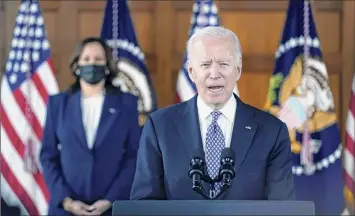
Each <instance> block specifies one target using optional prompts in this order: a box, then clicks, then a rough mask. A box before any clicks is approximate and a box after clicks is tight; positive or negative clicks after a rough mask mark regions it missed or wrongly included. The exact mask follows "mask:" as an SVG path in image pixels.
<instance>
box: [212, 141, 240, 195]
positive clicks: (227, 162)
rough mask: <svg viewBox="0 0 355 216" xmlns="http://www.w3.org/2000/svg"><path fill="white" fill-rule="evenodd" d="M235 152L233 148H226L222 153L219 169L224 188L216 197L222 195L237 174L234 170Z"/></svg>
mask: <svg viewBox="0 0 355 216" xmlns="http://www.w3.org/2000/svg"><path fill="white" fill-rule="evenodd" d="M234 164H235V153H234V151H233V150H232V149H231V148H225V149H223V150H222V153H221V167H220V170H219V179H218V181H222V188H221V190H220V191H219V193H218V194H217V195H216V197H215V199H217V198H218V197H219V196H221V195H222V194H223V193H224V192H225V191H226V190H227V189H228V188H229V187H230V185H231V182H232V179H233V178H234V176H235V171H234Z"/></svg>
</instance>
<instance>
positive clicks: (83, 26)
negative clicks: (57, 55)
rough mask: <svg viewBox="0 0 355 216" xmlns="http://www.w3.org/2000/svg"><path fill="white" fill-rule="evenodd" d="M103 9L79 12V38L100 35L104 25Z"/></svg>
mask: <svg viewBox="0 0 355 216" xmlns="http://www.w3.org/2000/svg"><path fill="white" fill-rule="evenodd" d="M102 16H103V12H102V10H99V9H95V10H83V11H79V13H78V19H79V20H78V22H79V29H78V31H79V38H78V42H79V40H82V39H84V38H86V37H92V36H96V37H97V36H99V35H100V30H101V25H102Z"/></svg>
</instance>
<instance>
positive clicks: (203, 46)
mask: <svg viewBox="0 0 355 216" xmlns="http://www.w3.org/2000/svg"><path fill="white" fill-rule="evenodd" d="M191 48H192V49H191V53H190V59H191V60H193V61H194V60H197V61H207V60H218V61H222V60H225V61H227V60H229V61H231V60H232V59H233V58H234V57H235V54H236V53H235V52H236V48H235V45H234V42H233V40H232V39H231V38H229V37H223V38H200V39H198V40H196V41H194V43H193V44H192V46H191Z"/></svg>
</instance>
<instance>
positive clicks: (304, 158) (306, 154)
mask: <svg viewBox="0 0 355 216" xmlns="http://www.w3.org/2000/svg"><path fill="white" fill-rule="evenodd" d="M310 10H311V8H310V1H309V0H304V1H303V38H304V44H303V68H302V70H303V73H302V75H303V76H304V75H305V74H306V73H307V68H308V61H309V53H310V51H309V49H310V47H309V43H310V42H311V38H310V36H309V35H310V33H309V29H310V26H309V23H310V22H309V19H310ZM303 87H304V88H305V89H304V92H307V86H303ZM308 109H309V107H306V121H305V122H304V127H303V135H302V151H301V163H302V164H303V166H304V173H305V174H307V175H311V174H313V173H314V171H315V166H314V163H313V152H312V148H311V143H310V140H311V137H310V131H309V127H308V119H309V117H310V116H309V115H310V113H309V110H308Z"/></svg>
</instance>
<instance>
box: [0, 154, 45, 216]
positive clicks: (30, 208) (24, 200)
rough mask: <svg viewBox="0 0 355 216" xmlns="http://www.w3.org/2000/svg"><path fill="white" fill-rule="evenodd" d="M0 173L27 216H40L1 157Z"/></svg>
mask: <svg viewBox="0 0 355 216" xmlns="http://www.w3.org/2000/svg"><path fill="white" fill-rule="evenodd" d="M1 173H2V174H3V176H4V178H5V179H6V181H7V182H8V183H9V185H10V187H11V189H12V190H13V192H14V193H15V194H16V196H17V198H18V199H19V200H20V201H21V203H22V204H23V205H24V207H25V208H26V210H27V211H28V213H29V215H40V214H39V211H38V209H37V207H36V205H35V204H34V202H33V201H32V199H31V198H30V196H29V195H28V194H27V192H26V190H24V188H23V187H22V185H21V184H20V183H19V182H18V181H17V178H16V176H15V175H14V174H13V173H12V171H11V170H10V168H9V166H8V164H7V161H6V160H4V158H3V156H2V155H1Z"/></svg>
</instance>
